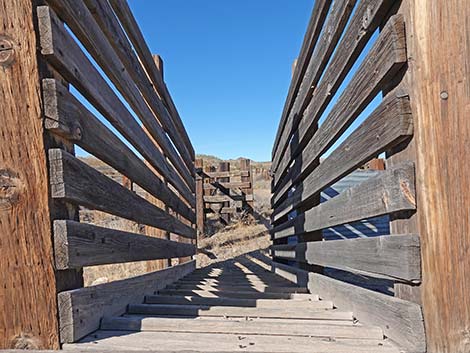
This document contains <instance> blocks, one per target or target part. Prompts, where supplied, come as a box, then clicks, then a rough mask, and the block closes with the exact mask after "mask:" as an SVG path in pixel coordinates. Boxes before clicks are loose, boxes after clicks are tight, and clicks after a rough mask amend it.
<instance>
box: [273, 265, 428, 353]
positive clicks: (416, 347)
mask: <svg viewBox="0 0 470 353" xmlns="http://www.w3.org/2000/svg"><path fill="white" fill-rule="evenodd" d="M274 271H275V272H276V273H278V274H279V275H286V277H290V278H292V277H294V278H295V280H296V282H297V283H298V284H302V285H305V286H307V287H308V289H309V290H310V291H311V292H314V293H318V294H319V295H320V297H322V298H328V299H329V300H332V301H333V302H334V303H335V306H337V307H338V308H340V309H342V310H352V311H353V312H354V315H355V317H357V318H358V319H359V320H360V321H361V322H364V323H367V324H371V325H376V326H379V327H381V328H382V329H383V330H384V333H385V336H387V337H388V338H390V339H391V340H393V341H394V342H395V343H396V344H397V345H399V346H400V347H403V348H404V349H405V350H406V351H409V352H419V353H423V352H425V351H426V342H425V335H424V323H423V314H422V311H421V307H420V306H419V305H418V304H415V303H411V302H408V301H405V300H401V299H398V298H395V297H391V296H388V295H385V294H382V293H377V292H373V291H370V290H368V289H364V288H361V287H358V286H354V285H352V284H348V283H345V282H341V281H338V280H335V279H333V278H329V277H326V276H324V275H321V274H318V273H311V272H310V273H309V272H307V271H303V270H300V269H297V268H294V267H291V266H286V265H282V264H275V265H274Z"/></svg>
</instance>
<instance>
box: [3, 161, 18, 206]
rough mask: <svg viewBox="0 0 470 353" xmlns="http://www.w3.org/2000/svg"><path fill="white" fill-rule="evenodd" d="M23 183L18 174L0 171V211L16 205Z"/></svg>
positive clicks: (10, 171)
mask: <svg viewBox="0 0 470 353" xmlns="http://www.w3.org/2000/svg"><path fill="white" fill-rule="evenodd" d="M22 185H23V183H22V182H21V180H20V178H19V176H18V174H16V173H15V172H13V171H12V170H9V169H0V210H5V209H9V208H11V207H12V206H13V205H14V204H16V203H18V201H19V198H20V193H21V189H22Z"/></svg>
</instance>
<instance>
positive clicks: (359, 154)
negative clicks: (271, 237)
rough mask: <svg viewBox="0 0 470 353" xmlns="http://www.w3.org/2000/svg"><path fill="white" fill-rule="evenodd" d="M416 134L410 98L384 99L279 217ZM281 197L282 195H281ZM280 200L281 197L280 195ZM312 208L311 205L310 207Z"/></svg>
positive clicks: (284, 205)
mask: <svg viewBox="0 0 470 353" xmlns="http://www.w3.org/2000/svg"><path fill="white" fill-rule="evenodd" d="M411 136H413V117H412V116H411V112H410V107H409V103H408V101H407V100H394V101H393V102H392V104H388V102H383V103H382V104H381V105H380V106H379V107H378V108H377V109H375V110H374V112H372V114H371V115H370V116H369V117H368V118H367V119H366V120H365V121H364V122H363V123H362V124H361V125H359V127H358V128H357V129H356V130H354V131H353V132H352V133H351V134H350V135H349V136H348V137H347V138H346V139H345V141H344V142H343V143H341V144H340V145H339V146H338V148H336V149H335V150H334V151H333V152H332V153H331V154H330V155H329V156H328V158H326V159H325V160H324V161H323V162H322V163H321V164H320V165H319V166H318V167H317V168H316V169H315V170H314V171H313V172H312V173H310V174H309V175H308V176H307V177H306V178H305V179H304V180H303V181H302V182H301V183H300V184H299V185H297V187H296V190H295V191H294V192H293V193H292V195H291V196H289V197H288V198H287V199H286V200H284V201H283V202H282V203H281V204H279V205H278V206H277V207H276V209H275V210H274V212H273V214H274V220H275V221H277V220H279V219H280V218H281V217H282V216H284V215H286V214H287V213H288V212H290V211H291V210H294V209H297V208H299V207H300V206H301V205H304V206H305V205H306V204H308V202H309V201H310V200H314V198H315V195H316V194H318V193H319V192H320V191H321V190H323V189H324V188H326V187H328V186H330V185H332V184H334V183H335V182H336V181H338V180H340V179H341V178H342V177H344V176H346V175H347V174H348V173H350V172H352V171H353V170H355V169H356V168H357V167H358V166H360V165H362V164H364V163H365V162H367V161H368V160H370V159H371V158H372V157H373V156H376V155H378V154H380V153H382V152H384V151H386V150H388V149H389V148H391V147H392V146H395V145H397V144H399V143H401V142H403V141H405V140H406V139H409V138H410V137H411ZM278 196H279V195H278ZM276 200H277V201H279V200H280V198H279V197H276ZM307 207H308V206H307Z"/></svg>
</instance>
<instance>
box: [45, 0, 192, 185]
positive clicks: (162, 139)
mask: <svg viewBox="0 0 470 353" xmlns="http://www.w3.org/2000/svg"><path fill="white" fill-rule="evenodd" d="M48 3H49V4H50V5H51V6H52V7H53V8H54V10H55V11H56V12H57V13H58V14H59V15H60V17H61V18H62V19H63V20H65V22H66V24H67V25H68V26H69V27H70V28H71V30H72V32H73V33H74V34H75V35H76V36H77V38H78V39H79V40H80V41H81V42H82V44H83V45H84V47H85V48H86V49H87V50H88V52H89V53H90V54H91V56H92V57H93V58H94V59H95V60H96V62H97V63H98V65H100V67H101V68H102V70H103V71H104V73H105V74H106V75H107V76H108V77H109V79H110V80H111V81H112V82H113V83H114V85H115V87H116V88H117V89H118V90H119V91H120V92H121V94H122V96H123V97H124V99H125V100H126V101H127V102H128V103H129V105H130V106H131V107H132V109H133V110H134V112H135V113H136V115H137V116H138V117H139V119H140V120H141V121H142V123H143V124H144V126H145V127H146V129H147V131H148V132H149V133H150V135H151V136H152V137H153V138H154V139H155V140H156V141H157V143H158V145H159V146H160V148H161V149H162V150H163V152H164V153H165V155H166V156H167V157H168V159H170V160H171V162H172V163H173V165H174V166H175V168H176V170H178V172H179V173H180V175H181V176H182V177H183V179H184V180H185V181H186V183H187V185H188V186H189V188H190V189H191V191H193V192H194V180H193V178H192V176H191V174H190V172H189V170H188V169H187V168H186V166H185V165H184V163H183V161H182V159H181V158H180V156H179V155H178V153H177V151H176V149H175V147H174V146H173V144H172V143H171V141H170V139H169V138H168V136H167V135H166V134H165V131H164V130H163V128H162V127H161V126H160V124H159V123H158V122H157V119H156V118H155V116H154V114H153V113H152V111H151V110H150V108H149V105H148V104H147V103H146V102H145V99H144V97H143V96H142V93H141V92H139V90H138V88H137V86H136V83H135V82H134V81H133V80H132V78H131V75H130V74H129V70H132V69H133V68H134V67H133V66H132V63H129V59H130V58H129V57H128V56H127V55H126V54H125V53H124V54H123V55H122V57H124V58H126V59H127V60H126V63H129V65H125V64H123V62H122V60H121V58H120V57H119V56H118V54H117V53H116V51H115V50H114V48H113V47H112V45H111V43H110V42H109V40H108V39H107V38H106V36H105V34H104V33H103V31H102V30H101V28H100V27H99V25H98V24H97V23H96V21H95V19H94V18H93V16H92V14H91V13H90V11H89V10H88V8H87V7H86V5H85V4H84V2H83V0H49V1H48ZM119 45H120V46H121V48H122V46H124V45H125V44H124V43H120V44H119ZM119 53H121V51H119ZM157 101H158V99H157V100H154V101H153V103H149V104H150V105H151V106H152V107H153V108H155V109H156V110H157V111H158V113H157V114H158V117H159V118H160V119H161V120H164V118H163V117H166V118H167V119H166V120H169V119H170V118H169V117H168V112H167V111H166V109H165V107H163V105H162V104H160V105H158V106H157ZM160 103H161V102H160ZM188 158H189V157H188ZM191 162H192V161H191Z"/></svg>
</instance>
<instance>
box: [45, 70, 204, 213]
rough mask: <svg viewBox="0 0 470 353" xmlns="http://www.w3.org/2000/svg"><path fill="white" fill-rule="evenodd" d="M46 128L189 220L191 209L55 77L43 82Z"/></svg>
mask: <svg viewBox="0 0 470 353" xmlns="http://www.w3.org/2000/svg"><path fill="white" fill-rule="evenodd" d="M42 87H43V97H44V115H45V127H46V129H48V130H50V131H53V132H54V133H56V134H58V135H60V136H63V137H65V138H67V139H69V140H71V141H73V142H75V143H76V144H77V145H79V146H80V147H82V148H83V149H85V150H86V151H88V152H89V153H91V154H93V155H94V156H96V157H97V158H99V159H100V160H102V161H103V162H105V163H106V164H108V165H110V166H111V167H113V168H115V169H116V170H117V171H118V172H120V173H122V174H124V175H125V176H127V177H128V178H129V179H130V180H131V181H133V182H135V183H137V184H138V185H139V186H141V187H142V188H143V189H145V190H146V191H148V192H149V193H150V194H151V195H152V196H154V197H156V198H158V199H160V200H162V201H163V202H164V203H165V204H166V205H168V206H169V207H171V208H172V209H173V211H175V212H177V213H178V214H180V215H182V216H183V217H185V218H186V219H188V220H190V221H194V219H195V214H194V212H193V211H192V210H191V209H190V208H189V207H188V206H187V205H186V204H185V203H184V202H183V201H182V200H181V199H180V196H178V195H177V194H176V193H175V192H173V191H172V190H171V189H170V188H169V187H168V186H167V185H165V183H163V182H162V181H161V179H160V178H159V177H158V176H157V175H155V173H153V172H152V171H151V170H150V169H149V168H148V167H147V166H146V165H145V163H144V162H143V161H142V160H141V159H140V158H139V157H138V156H136V155H135V154H134V152H132V150H131V149H130V148H129V147H128V146H126V144H125V143H124V142H123V141H121V139H119V138H118V137H117V136H116V135H115V134H113V133H112V132H111V131H110V130H109V129H108V128H107V127H106V126H105V125H104V124H103V123H101V122H100V121H99V120H98V118H96V117H95V116H94V115H93V114H92V113H91V112H90V111H89V110H88V109H86V108H85V107H84V106H83V104H81V103H80V102H79V101H78V100H77V98H75V97H74V96H73V95H72V94H71V93H69V91H68V90H67V89H66V88H65V87H64V86H63V85H62V84H61V83H60V82H58V81H57V80H54V79H45V80H43V83H42Z"/></svg>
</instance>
